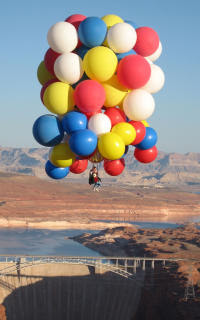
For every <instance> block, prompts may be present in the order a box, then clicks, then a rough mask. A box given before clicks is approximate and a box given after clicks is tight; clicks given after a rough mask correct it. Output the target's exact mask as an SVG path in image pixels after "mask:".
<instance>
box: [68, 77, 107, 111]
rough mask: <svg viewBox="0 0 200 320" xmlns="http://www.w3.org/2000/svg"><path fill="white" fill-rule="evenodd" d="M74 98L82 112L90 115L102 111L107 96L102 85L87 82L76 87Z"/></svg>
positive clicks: (93, 81) (91, 81)
mask: <svg viewBox="0 0 200 320" xmlns="http://www.w3.org/2000/svg"><path fill="white" fill-rule="evenodd" d="M74 98H75V103H76V105H77V107H78V108H79V109H80V110H81V111H83V112H89V113H90V112H96V111H98V110H100V109H101V107H102V106H103V104H104V101H105V98H106V95H105V90H104V88H103V87H102V85H101V84H100V83H98V82H97V81H95V80H85V81H82V82H80V83H79V85H78V86H77V87H76V89H75V92H74Z"/></svg>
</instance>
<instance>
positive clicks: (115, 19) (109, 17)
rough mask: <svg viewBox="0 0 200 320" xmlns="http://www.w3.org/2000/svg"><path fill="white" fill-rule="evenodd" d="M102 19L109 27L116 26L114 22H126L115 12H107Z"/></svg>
mask: <svg viewBox="0 0 200 320" xmlns="http://www.w3.org/2000/svg"><path fill="white" fill-rule="evenodd" d="M101 19H102V20H103V21H104V22H105V24H106V25H107V27H108V28H109V27H112V26H114V24H117V23H120V22H124V20H123V19H122V18H120V17H119V16H117V15H115V14H107V15H106V16H104V17H103V18H101Z"/></svg>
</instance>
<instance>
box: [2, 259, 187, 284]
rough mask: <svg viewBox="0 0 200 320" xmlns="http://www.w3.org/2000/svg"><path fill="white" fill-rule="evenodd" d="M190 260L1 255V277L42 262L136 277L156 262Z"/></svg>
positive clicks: (167, 262)
mask: <svg viewBox="0 0 200 320" xmlns="http://www.w3.org/2000/svg"><path fill="white" fill-rule="evenodd" d="M178 261H188V260H187V259H178V258H177V259H161V258H150V257H102V256H97V257H81V256H36V255H33V256H30V255H0V277H2V276H6V275H9V274H12V273H14V272H16V271H17V272H20V271H21V270H22V269H25V268H27V267H30V266H35V265H42V264H54V263H56V264H57V263H58V264H59V263H60V264H74V265H75V264H76V265H77V264H78V265H87V266H91V267H95V270H96V268H97V269H98V270H100V271H109V272H112V273H115V274H117V275H119V276H121V277H124V278H128V279H135V278H136V272H137V268H141V269H142V270H143V271H145V268H146V266H147V265H148V267H149V266H150V268H151V269H152V270H153V269H154V267H155V264H159V265H163V266H165V265H166V264H170V263H176V262H178Z"/></svg>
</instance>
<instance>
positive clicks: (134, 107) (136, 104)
mask: <svg viewBox="0 0 200 320" xmlns="http://www.w3.org/2000/svg"><path fill="white" fill-rule="evenodd" d="M123 109H124V112H125V114H126V115H127V117H128V118H129V119H130V120H135V121H142V120H146V119H148V118H149V117H150V116H151V115H152V114H153V112H154V109H155V101H154V98H153V97H152V95H151V94H150V93H149V92H147V91H145V90H142V89H136V90H133V91H131V92H129V93H128V94H127V96H126V97H125V99H124V102H123Z"/></svg>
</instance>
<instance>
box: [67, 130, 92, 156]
mask: <svg viewBox="0 0 200 320" xmlns="http://www.w3.org/2000/svg"><path fill="white" fill-rule="evenodd" d="M97 140H98V138H97V136H96V134H95V133H94V132H93V131H91V130H89V129H85V130H79V131H76V132H74V133H72V135H71V137H70V139H69V146H70V149H71V150H72V151H73V152H74V153H75V154H76V155H79V156H89V155H90V154H92V153H93V152H94V151H95V149H96V147H97Z"/></svg>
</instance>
